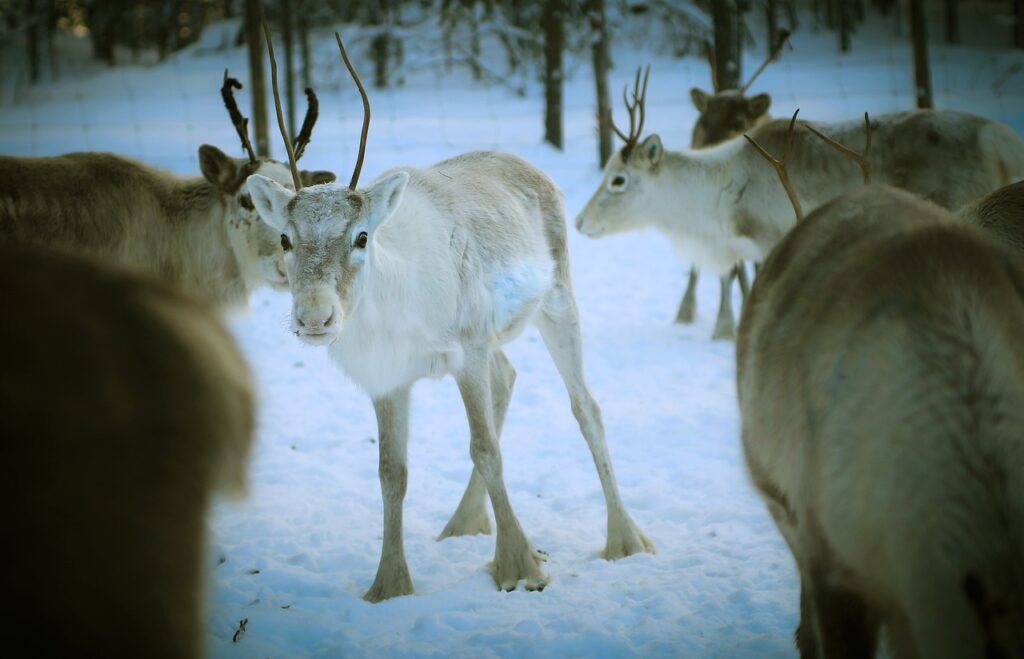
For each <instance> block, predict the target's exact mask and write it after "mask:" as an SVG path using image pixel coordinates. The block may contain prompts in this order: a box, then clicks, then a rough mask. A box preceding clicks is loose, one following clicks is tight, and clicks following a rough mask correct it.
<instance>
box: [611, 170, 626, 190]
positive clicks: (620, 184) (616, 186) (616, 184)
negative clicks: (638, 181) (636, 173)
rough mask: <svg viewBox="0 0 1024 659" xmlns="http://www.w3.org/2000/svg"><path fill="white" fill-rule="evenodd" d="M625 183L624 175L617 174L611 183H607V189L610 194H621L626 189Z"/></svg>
mask: <svg viewBox="0 0 1024 659" xmlns="http://www.w3.org/2000/svg"><path fill="white" fill-rule="evenodd" d="M626 182H627V179H626V177H625V175H624V174H617V175H616V176H615V177H614V178H612V180H611V181H608V189H609V190H611V191H612V192H622V191H623V190H625V189H626Z"/></svg>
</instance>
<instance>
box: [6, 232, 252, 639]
mask: <svg viewBox="0 0 1024 659" xmlns="http://www.w3.org/2000/svg"><path fill="white" fill-rule="evenodd" d="M0 306H2V308H3V309H5V320H4V322H2V323H0V341H2V343H3V345H4V348H5V355H4V365H3V368H2V369H0V452H2V459H0V501H2V502H3V513H2V517H3V525H4V539H3V542H0V568H2V569H0V591H2V592H3V594H4V597H5V598H6V600H7V602H8V604H7V606H6V607H5V612H4V616H3V619H2V623H0V642H2V643H3V645H4V647H8V648H26V649H27V648H31V650H26V652H27V653H28V654H31V655H33V656H40V657H43V656H46V657H51V656H52V657H126V658H127V657H132V658H136V657H152V658H160V657H168V658H171V657H174V658H181V657H196V656H199V655H200V654H201V646H202V601H203V599H204V595H205V593H204V590H203V583H204V580H203V576H204V575H203V573H204V571H205V569H206V566H205V562H206V560H205V558H206V553H205V546H204V538H205V528H206V527H205V525H206V518H205V515H206V513H207V510H208V508H209V504H210V499H211V495H212V494H213V493H214V492H221V493H226V494H235V495H237V494H240V493H241V491H242V489H243V486H244V483H245V473H246V465H247V461H248V455H249V450H250V445H251V439H252V432H253V424H254V418H253V394H252V388H251V384H250V378H249V372H248V369H247V367H246V365H245V363H244V362H243V360H242V357H241V354H240V353H239V351H238V349H237V348H236V347H235V345H234V342H233V341H232V339H231V337H230V335H229V334H228V332H227V331H226V329H225V328H224V327H223V326H222V325H221V323H220V322H219V321H218V320H217V319H216V318H215V317H214V316H213V315H211V313H210V312H209V311H208V310H207V308H206V307H205V306H200V305H199V304H198V303H196V302H194V301H192V300H191V299H190V298H186V297H185V296H183V295H181V293H179V292H177V291H176V290H174V289H172V287H170V286H168V285H167V284H166V283H164V282H162V281H158V280H155V279H153V278H151V277H148V276H146V277H143V276H140V275H131V276H129V275H128V274H127V273H125V272H123V271H121V270H114V269H112V268H109V267H108V266H106V265H104V264H101V263H99V262H92V261H87V260H85V259H82V258H80V257H72V256H70V255H63V254H59V253H57V252H53V251H49V250H35V249H32V250H30V249H24V248H11V247H0Z"/></svg>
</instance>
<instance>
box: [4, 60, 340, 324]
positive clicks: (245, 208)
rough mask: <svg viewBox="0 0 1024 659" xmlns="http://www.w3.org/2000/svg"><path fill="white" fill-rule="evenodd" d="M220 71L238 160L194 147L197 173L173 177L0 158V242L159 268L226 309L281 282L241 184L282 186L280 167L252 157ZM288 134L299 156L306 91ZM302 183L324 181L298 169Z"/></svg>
mask: <svg viewBox="0 0 1024 659" xmlns="http://www.w3.org/2000/svg"><path fill="white" fill-rule="evenodd" d="M232 88H241V84H240V83H239V82H238V81H237V80H235V79H233V78H229V77H228V72H227V71H226V70H225V72H224V83H223V87H222V88H221V94H222V96H223V98H224V102H225V105H226V106H227V108H228V112H229V114H230V115H231V118H232V122H233V123H234V125H235V128H236V130H237V131H238V134H239V136H240V137H241V139H242V144H243V146H244V148H245V150H246V151H247V153H248V159H235V158H231V157H229V156H227V155H225V154H224V153H223V152H222V151H221V150H220V149H217V148H216V147H214V146H210V145H208V144H204V145H202V146H200V147H199V166H200V169H201V171H202V178H198V177H196V178H192V177H190V178H182V177H178V176H175V175H173V174H171V173H169V172H165V171H162V170H158V169H154V168H152V167H149V166H147V165H144V164H142V163H140V162H136V161H134V160H129V159H127V158H123V157H121V156H117V155H114V154H110V153H70V154H67V155H63V156H57V157H51V158H15V157H4V156H0V243H5V244H15V245H40V246H47V247H56V248H61V249H66V250H71V251H74V252H80V253H84V254H89V255H93V256H99V257H102V258H104V259H108V260H111V261H113V262H116V263H120V264H122V265H126V266H131V267H134V268H138V269H142V270H145V271H148V272H153V273H156V274H159V275H161V276H163V277H165V278H167V279H169V280H171V281H174V282H175V283H176V284H178V285H179V286H181V287H182V288H183V289H184V290H185V291H187V292H188V293H190V294H192V295H194V296H195V297H197V298H199V299H203V300H206V301H209V302H211V303H212V304H214V305H216V306H218V307H221V308H224V309H231V308H236V307H241V306H244V305H245V303H246V302H247V301H248V298H249V294H250V293H251V292H252V290H253V289H255V288H256V287H258V286H261V285H265V284H269V285H271V286H273V287H275V288H277V289H279V290H285V289H287V286H288V282H287V280H286V278H285V277H286V276H285V274H284V253H283V250H282V249H281V245H280V237H279V234H278V232H277V231H275V230H274V229H272V228H271V227H269V226H267V225H265V224H263V223H262V222H260V220H259V216H258V215H257V214H256V212H255V211H254V209H253V207H252V202H251V200H250V198H249V194H248V192H247V191H246V190H245V185H244V183H245V180H246V177H247V176H249V175H251V174H253V173H256V172H259V173H260V174H262V175H265V176H269V177H271V178H274V179H275V180H279V181H281V182H282V183H284V184H285V185H290V178H288V169H287V167H285V166H284V165H282V164H280V163H277V162H274V161H272V160H269V159H266V158H257V157H256V154H255V153H254V151H253V149H252V145H251V144H250V143H249V138H248V135H247V123H248V120H247V119H244V118H243V117H242V116H241V114H240V113H239V112H238V108H237V105H236V104H235V101H234V97H233V93H232ZM306 94H307V96H308V98H309V112H307V115H306V119H305V121H304V122H303V131H302V133H301V134H300V136H299V141H298V142H297V145H298V147H299V148H298V151H299V155H300V156H301V154H302V151H303V150H304V148H305V146H306V144H308V142H309V139H310V137H311V135H312V129H313V124H314V123H315V121H316V117H317V101H316V96H315V94H313V91H312V90H310V89H307V90H306ZM303 177H304V179H305V180H306V181H307V182H308V183H311V184H312V183H324V182H330V181H333V180H334V174H332V173H330V172H303Z"/></svg>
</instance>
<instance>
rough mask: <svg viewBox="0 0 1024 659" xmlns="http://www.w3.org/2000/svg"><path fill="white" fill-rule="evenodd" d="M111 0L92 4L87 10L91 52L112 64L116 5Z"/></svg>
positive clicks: (99, 58)
mask: <svg viewBox="0 0 1024 659" xmlns="http://www.w3.org/2000/svg"><path fill="white" fill-rule="evenodd" d="M114 4H115V3H113V2H106V3H103V4H102V5H101V4H99V3H97V4H94V5H92V8H91V10H90V12H89V34H90V35H91V36H92V54H93V57H95V58H96V59H98V60H102V61H104V62H106V63H107V64H108V65H110V66H114V64H115V62H114V34H115V24H116V22H117V13H118V12H117V9H118V8H117V7H113V6H111V5H114Z"/></svg>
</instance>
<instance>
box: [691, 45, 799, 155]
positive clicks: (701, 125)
mask: <svg viewBox="0 0 1024 659" xmlns="http://www.w3.org/2000/svg"><path fill="white" fill-rule="evenodd" d="M788 39H789V31H788V30H779V32H778V34H777V35H776V36H775V47H774V48H772V52H771V53H770V54H769V55H768V57H767V58H766V59H765V60H764V62H762V63H761V66H760V67H759V68H758V69H757V71H755V72H754V75H752V76H750V80H747V82H746V83H745V84H744V85H743V86H742V87H740V88H739V89H720V88H719V85H718V66H717V65H716V62H715V54H714V51H713V49H712V48H711V44H709V43H705V47H704V54H705V56H706V57H707V59H708V65H709V66H710V67H711V87H712V89H713V90H714V91H713V92H712V93H710V94H709V93H707V92H705V91H703V90H701V89H698V88H697V87H694V88H693V89H691V90H690V99H691V100H692V101H693V106H694V107H695V108H697V112H699V113H700V116H699V117H697V123H696V124H695V125H694V127H693V137H692V139H691V140H690V148H692V149H703V148H704V147H709V146H714V145H716V144H721V143H722V142H725V141H726V140H731V139H733V138H734V137H739V136H740V135H742V134H743V133H745V132H748V131H750V130H751V129H752V128H754V127H755V126H758V125H760V124H763V123H765V122H766V121H768V120H769V119H770V118H771V117H769V116H768V108H769V107H771V104H772V97H771V96H769V95H768V94H758V95H757V96H749V97H748V96H747V95H746V94H747V90H748V89H750V86H751V85H752V84H754V81H755V80H757V77H758V76H759V75H761V73H762V72H763V71H764V70H765V68H767V66H768V65H769V64H770V63H771V62H772V61H773V60H774V59H775V58H776V57H777V56H778V55H779V52H780V51H781V50H782V47H783V46H784V45H785V44H786V41H787V40H788Z"/></svg>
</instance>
